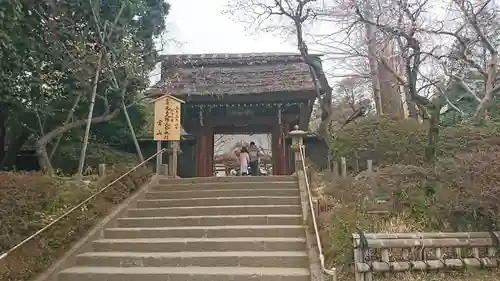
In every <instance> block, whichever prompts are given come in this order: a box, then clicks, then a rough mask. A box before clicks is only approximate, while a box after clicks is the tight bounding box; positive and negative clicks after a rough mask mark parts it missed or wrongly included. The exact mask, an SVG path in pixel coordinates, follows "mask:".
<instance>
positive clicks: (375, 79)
mask: <svg viewBox="0 0 500 281" xmlns="http://www.w3.org/2000/svg"><path fill="white" fill-rule="evenodd" d="M365 17H366V18H367V19H369V20H371V19H372V15H371V13H370V12H369V11H368V10H367V9H366V11H365ZM365 28H366V40H367V47H368V64H369V66H370V76H371V81H372V88H373V101H374V102H375V109H376V111H377V115H382V114H383V112H382V98H381V95H380V80H379V72H378V65H379V63H378V55H377V38H376V34H375V26H373V25H372V24H369V23H366V24H365Z"/></svg>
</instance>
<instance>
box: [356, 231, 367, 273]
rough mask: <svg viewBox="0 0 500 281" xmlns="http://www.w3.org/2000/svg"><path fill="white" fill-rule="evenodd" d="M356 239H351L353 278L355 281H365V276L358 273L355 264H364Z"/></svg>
mask: <svg viewBox="0 0 500 281" xmlns="http://www.w3.org/2000/svg"><path fill="white" fill-rule="evenodd" d="M356 240H357V239H353V246H354V276H355V279H356V281H366V280H365V274H364V273H362V272H359V268H358V266H357V263H361V262H364V260H363V259H364V257H363V253H362V251H361V249H360V247H358V241H356Z"/></svg>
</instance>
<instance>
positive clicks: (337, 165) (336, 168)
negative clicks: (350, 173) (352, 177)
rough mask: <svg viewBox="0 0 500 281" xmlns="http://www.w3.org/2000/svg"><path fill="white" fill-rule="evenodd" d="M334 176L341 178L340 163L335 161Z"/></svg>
mask: <svg viewBox="0 0 500 281" xmlns="http://www.w3.org/2000/svg"><path fill="white" fill-rule="evenodd" d="M333 174H334V175H336V176H339V175H340V174H339V161H337V160H335V161H333Z"/></svg>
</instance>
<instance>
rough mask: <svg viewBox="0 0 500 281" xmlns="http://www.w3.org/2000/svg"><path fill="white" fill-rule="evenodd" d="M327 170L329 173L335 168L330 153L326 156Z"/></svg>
mask: <svg viewBox="0 0 500 281" xmlns="http://www.w3.org/2000/svg"><path fill="white" fill-rule="evenodd" d="M326 169H327V170H328V171H332V169H333V167H332V157H331V155H330V153H328V154H327V155H326Z"/></svg>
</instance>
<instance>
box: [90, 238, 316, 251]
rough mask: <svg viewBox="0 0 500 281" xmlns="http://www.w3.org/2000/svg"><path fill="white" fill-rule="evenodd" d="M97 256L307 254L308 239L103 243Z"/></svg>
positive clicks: (98, 245) (95, 244)
mask: <svg viewBox="0 0 500 281" xmlns="http://www.w3.org/2000/svg"><path fill="white" fill-rule="evenodd" d="M92 246H93V249H94V251H96V252H106V251H109V252H118V251H120V252H194V251H199V252H204V251H205V252H215V251H305V250H306V242H305V238H281V237H280V238H275V237H236V238H143V239H99V240H96V241H94V242H93V245H92Z"/></svg>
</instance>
